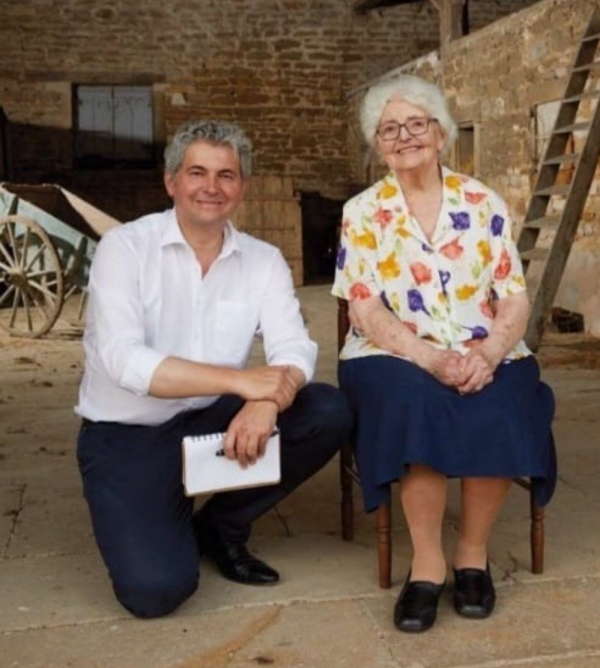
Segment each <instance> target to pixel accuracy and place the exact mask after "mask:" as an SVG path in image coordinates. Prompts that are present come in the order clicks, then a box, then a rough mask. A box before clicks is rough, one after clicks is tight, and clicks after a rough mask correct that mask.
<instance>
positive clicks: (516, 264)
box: [489, 195, 526, 299]
mask: <svg viewBox="0 0 600 668" xmlns="http://www.w3.org/2000/svg"><path fill="white" fill-rule="evenodd" d="M492 202H493V206H492V207H491V213H490V217H489V230H490V235H489V238H490V247H491V250H492V257H493V268H492V281H493V282H492V287H493V289H494V292H495V294H496V297H497V298H498V299H503V298H505V297H510V296H511V295H516V294H519V293H520V292H523V291H524V290H525V289H526V285H525V276H524V273H523V265H522V264H521V258H520V257H519V252H518V250H517V244H516V243H515V240H514V237H513V234H514V227H513V225H514V224H513V221H512V218H511V216H510V214H509V212H508V209H507V206H506V204H505V202H504V201H503V200H502V199H501V198H500V196H498V195H496V196H495V197H494V198H492Z"/></svg>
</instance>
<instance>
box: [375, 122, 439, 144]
mask: <svg viewBox="0 0 600 668" xmlns="http://www.w3.org/2000/svg"><path fill="white" fill-rule="evenodd" d="M412 121H425V129H424V130H423V132H417V133H416V134H415V133H414V132H411V131H410V130H409V128H408V124H409V123H411V122H412ZM432 122H434V123H439V119H437V118H433V117H431V118H430V117H428V116H414V117H413V118H409V119H408V120H407V121H406V123H398V122H396V121H392V120H390V121H386V122H385V123H384V124H383V125H388V126H389V125H395V126H396V127H397V129H398V132H397V133H396V135H395V136H394V137H388V138H387V139H384V138H383V137H382V136H381V135H380V134H379V130H380V129H381V127H383V126H381V125H380V126H379V127H378V128H377V129H376V130H375V134H376V135H377V137H379V139H381V141H385V142H388V141H396V140H397V139H398V138H399V137H400V135H401V134H402V128H406V132H408V134H409V135H410V136H411V137H422V136H423V135H426V134H427V132H429V124H430V123H432Z"/></svg>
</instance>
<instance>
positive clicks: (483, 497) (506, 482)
mask: <svg viewBox="0 0 600 668" xmlns="http://www.w3.org/2000/svg"><path fill="white" fill-rule="evenodd" d="M510 485H511V479H510V478H463V480H462V481H461V490H462V497H461V511H460V525H459V532H458V542H457V544H456V550H455V554H454V567H455V568H457V569H460V568H480V569H485V567H486V564H487V556H488V555H487V544H488V541H489V538H490V534H491V532H492V527H493V525H494V521H495V520H496V517H497V516H498V513H499V511H500V508H501V507H502V504H503V503H504V500H505V499H506V495H507V493H508V490H509V488H510Z"/></svg>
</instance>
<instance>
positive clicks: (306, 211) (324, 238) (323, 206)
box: [300, 191, 345, 285]
mask: <svg viewBox="0 0 600 668" xmlns="http://www.w3.org/2000/svg"><path fill="white" fill-rule="evenodd" d="M344 201H345V200H335V199H328V198H327V197H323V196H322V195H321V194H320V193H318V192H316V191H303V192H301V193H300V208H301V210H302V255H303V265H304V283H305V284H307V285H309V284H316V283H330V282H332V281H333V275H334V272H335V257H336V251H337V239H338V231H339V227H340V225H341V223H342V208H343V206H344Z"/></svg>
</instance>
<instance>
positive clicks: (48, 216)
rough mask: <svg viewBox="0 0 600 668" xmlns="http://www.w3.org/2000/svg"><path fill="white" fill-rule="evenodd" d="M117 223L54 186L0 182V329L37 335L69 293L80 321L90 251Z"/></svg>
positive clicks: (50, 323) (55, 315)
mask: <svg viewBox="0 0 600 668" xmlns="http://www.w3.org/2000/svg"><path fill="white" fill-rule="evenodd" d="M118 224H119V221H117V220H115V219H114V218H112V217H111V216H108V215H107V214H105V213H103V212H102V211H100V210H99V209H97V208H95V207H94V206H92V205H90V204H89V203H88V202H86V201H84V200H82V199H80V198H79V197H77V196H76V195H74V194H73V193H71V192H69V191H67V190H65V189H64V188H61V187H60V186H56V185H23V184H10V183H2V184H0V327H2V328H3V329H5V330H7V331H8V332H9V333H10V334H11V335H13V336H23V337H31V338H34V337H40V336H43V335H44V334H47V333H48V332H49V331H50V330H51V329H52V326H53V325H54V323H55V322H56V320H57V319H58V317H59V315H60V313H61V310H62V308H63V304H64V303H65V301H66V300H67V299H69V298H70V297H71V296H72V295H75V294H80V295H81V297H80V300H79V306H78V309H77V317H78V318H79V319H81V317H82V314H83V307H84V303H85V295H86V287H87V282H88V277H89V269H90V264H91V260H92V257H93V253H94V250H95V248H96V245H97V243H98V241H99V240H100V238H101V237H102V236H103V235H104V234H105V233H106V232H107V231H108V230H109V229H110V228H111V227H114V226H115V225H118Z"/></svg>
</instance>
